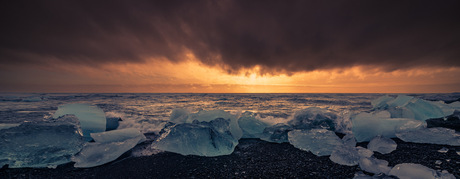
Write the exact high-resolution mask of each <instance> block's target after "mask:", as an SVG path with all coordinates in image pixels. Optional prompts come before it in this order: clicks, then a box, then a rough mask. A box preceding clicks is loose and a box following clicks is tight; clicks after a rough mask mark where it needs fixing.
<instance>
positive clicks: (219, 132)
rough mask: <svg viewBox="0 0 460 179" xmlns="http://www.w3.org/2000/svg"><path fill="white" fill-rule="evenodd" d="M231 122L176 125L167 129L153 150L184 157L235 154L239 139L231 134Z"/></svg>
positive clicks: (216, 121) (153, 145)
mask: <svg viewBox="0 0 460 179" xmlns="http://www.w3.org/2000/svg"><path fill="white" fill-rule="evenodd" d="M229 123H230V120H229V119H223V118H217V119H214V120H211V121H209V122H198V121H197V120H195V121H193V123H184V124H176V125H170V126H168V127H165V129H164V131H162V135H161V136H160V137H159V139H158V140H157V141H156V142H154V143H152V148H154V149H159V150H164V151H169V152H175V153H179V154H182V155H199V156H219V155H229V154H231V153H232V152H233V150H234V149H235V147H236V145H237V144H238V139H236V138H235V137H234V136H233V135H232V133H231V132H230V126H229Z"/></svg>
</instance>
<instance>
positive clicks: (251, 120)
mask: <svg viewBox="0 0 460 179" xmlns="http://www.w3.org/2000/svg"><path fill="white" fill-rule="evenodd" d="M238 124H239V126H240V128H241V130H242V131H243V137H242V138H260V137H261V135H262V133H263V132H264V129H265V128H266V127H268V126H270V125H269V124H267V123H265V122H264V121H261V120H259V119H256V117H255V114H254V113H252V112H248V111H246V112H244V113H243V114H242V115H241V117H240V118H239V119H238Z"/></svg>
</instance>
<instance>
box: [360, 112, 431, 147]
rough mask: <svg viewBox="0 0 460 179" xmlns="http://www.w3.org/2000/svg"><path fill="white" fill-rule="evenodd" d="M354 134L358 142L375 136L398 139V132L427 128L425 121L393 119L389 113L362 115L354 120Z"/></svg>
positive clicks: (364, 113)
mask: <svg viewBox="0 0 460 179" xmlns="http://www.w3.org/2000/svg"><path fill="white" fill-rule="evenodd" d="M352 122H353V129H352V131H353V134H354V135H355V138H356V140H357V141H358V142H363V141H370V140H371V139H372V138H374V137H375V136H378V135H381V136H384V137H388V138H391V137H396V132H399V131H405V130H415V129H418V128H422V127H424V126H426V123H425V122H423V121H418V120H414V119H408V118H391V114H390V113H389V112H388V111H379V112H373V113H366V112H363V113H360V114H358V115H356V116H355V117H354V118H353V119H352Z"/></svg>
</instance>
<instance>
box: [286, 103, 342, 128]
mask: <svg viewBox="0 0 460 179" xmlns="http://www.w3.org/2000/svg"><path fill="white" fill-rule="evenodd" d="M337 119H338V116H337V114H335V113H333V112H332V111H329V110H327V109H322V108H318V107H309V108H306V109H303V110H300V111H296V112H295V113H294V117H293V119H292V120H290V121H289V122H288V124H289V125H291V126H292V127H293V128H294V129H328V130H332V131H335V127H336V126H335V121H336V120H337Z"/></svg>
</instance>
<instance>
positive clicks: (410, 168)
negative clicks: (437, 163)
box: [389, 163, 455, 179]
mask: <svg viewBox="0 0 460 179" xmlns="http://www.w3.org/2000/svg"><path fill="white" fill-rule="evenodd" d="M389 174H390V175H393V176H397V177H398V178H401V179H411V178H417V179H425V178H426V179H432V178H441V179H455V176H454V175H452V174H450V173H447V172H442V173H441V172H437V171H436V170H433V169H431V168H428V167H425V166H423V165H420V164H415V163H402V164H398V165H396V166H394V167H393V169H391V171H390V173H389Z"/></svg>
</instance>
